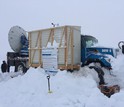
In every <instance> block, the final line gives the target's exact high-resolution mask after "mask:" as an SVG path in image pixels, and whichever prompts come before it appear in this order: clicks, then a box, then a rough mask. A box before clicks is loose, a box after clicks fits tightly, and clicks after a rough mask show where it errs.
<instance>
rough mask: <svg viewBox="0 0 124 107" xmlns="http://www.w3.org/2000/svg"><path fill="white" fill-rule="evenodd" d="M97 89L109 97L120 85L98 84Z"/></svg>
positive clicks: (118, 89) (117, 90)
mask: <svg viewBox="0 0 124 107" xmlns="http://www.w3.org/2000/svg"><path fill="white" fill-rule="evenodd" d="M99 89H100V90H101V92H102V93H103V94H104V95H106V96H107V97H109V98H110V97H111V95H113V94H115V93H117V92H119V91H120V86H119V85H113V86H106V85H100V86H99Z"/></svg>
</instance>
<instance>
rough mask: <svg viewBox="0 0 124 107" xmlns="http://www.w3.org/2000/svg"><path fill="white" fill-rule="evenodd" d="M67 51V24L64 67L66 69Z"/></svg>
mask: <svg viewBox="0 0 124 107" xmlns="http://www.w3.org/2000/svg"><path fill="white" fill-rule="evenodd" d="M67 51H68V49H67V26H65V68H66V69H67V65H68V64H67V63H68V62H67V58H68V57H67Z"/></svg>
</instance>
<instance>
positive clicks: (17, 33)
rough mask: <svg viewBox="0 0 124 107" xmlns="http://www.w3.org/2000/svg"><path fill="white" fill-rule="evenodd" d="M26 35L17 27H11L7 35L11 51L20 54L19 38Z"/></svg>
mask: <svg viewBox="0 0 124 107" xmlns="http://www.w3.org/2000/svg"><path fill="white" fill-rule="evenodd" d="M22 35H25V36H26V37H27V35H26V31H25V30H24V29H22V28H21V27H19V26H13V27H12V28H11V29H10V31H9V33H8V41H9V44H10V46H11V48H12V50H13V51H15V52H20V49H21V42H20V41H21V36H22Z"/></svg>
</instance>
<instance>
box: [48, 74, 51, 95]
mask: <svg viewBox="0 0 124 107" xmlns="http://www.w3.org/2000/svg"><path fill="white" fill-rule="evenodd" d="M47 79H48V93H52V91H51V90H50V75H48V76H47Z"/></svg>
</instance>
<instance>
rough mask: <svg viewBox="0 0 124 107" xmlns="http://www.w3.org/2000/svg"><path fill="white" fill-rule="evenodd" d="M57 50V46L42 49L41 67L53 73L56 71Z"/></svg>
mask: <svg viewBox="0 0 124 107" xmlns="http://www.w3.org/2000/svg"><path fill="white" fill-rule="evenodd" d="M57 52H58V50H57V48H44V49H42V60H43V68H44V69H45V71H46V72H48V73H52V74H54V73H57V71H58V61H57V59H58V58H57V56H58V55H57Z"/></svg>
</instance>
